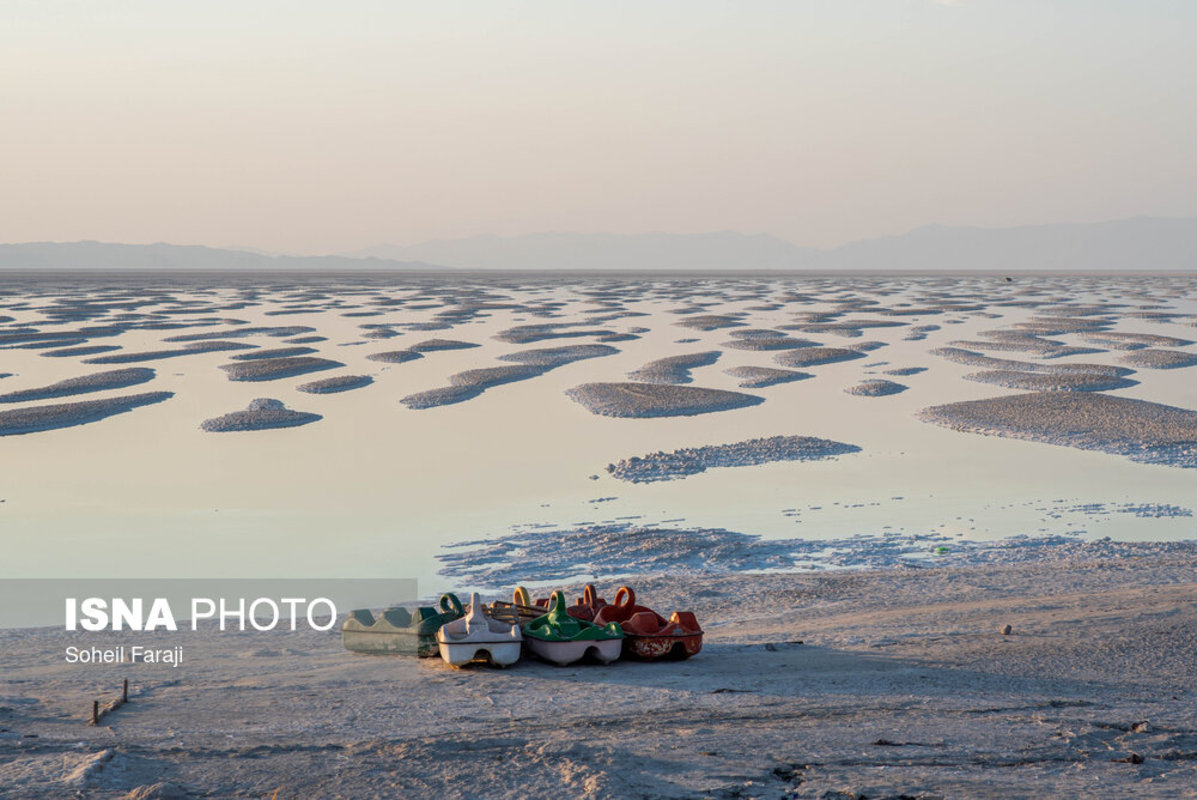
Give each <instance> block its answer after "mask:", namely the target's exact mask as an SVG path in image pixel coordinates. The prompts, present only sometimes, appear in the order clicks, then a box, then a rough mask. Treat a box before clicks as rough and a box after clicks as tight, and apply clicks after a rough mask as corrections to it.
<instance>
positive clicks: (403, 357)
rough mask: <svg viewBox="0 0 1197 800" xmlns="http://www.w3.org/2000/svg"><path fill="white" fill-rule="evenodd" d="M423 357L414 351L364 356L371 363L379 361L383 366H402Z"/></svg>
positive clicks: (392, 351)
mask: <svg viewBox="0 0 1197 800" xmlns="http://www.w3.org/2000/svg"><path fill="white" fill-rule="evenodd" d="M423 357H424V354H423V353H417V352H415V351H414V350H390V351H388V352H385V353H371V354H370V355H368V356H366V358H368V359H369V360H371V361H381V362H383V363H384V364H403V363H406V362H408V361H415V360H416V359H417V358H423Z"/></svg>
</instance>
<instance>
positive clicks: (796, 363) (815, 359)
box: [773, 347, 865, 367]
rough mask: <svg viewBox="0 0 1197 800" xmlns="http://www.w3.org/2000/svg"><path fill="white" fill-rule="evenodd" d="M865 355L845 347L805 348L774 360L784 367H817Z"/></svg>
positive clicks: (789, 351)
mask: <svg viewBox="0 0 1197 800" xmlns="http://www.w3.org/2000/svg"><path fill="white" fill-rule="evenodd" d="M864 355H865V354H864V353H862V352H860V351H859V350H848V349H846V348H843V347H804V348H802V349H800V350H786V351H784V352H781V353H778V354H777V355H775V356H773V360H774V361H776V362H777V363H778V364H781V365H782V366H783V367H817V366H821V365H823V364H835V363H838V362H840V361H852V360H854V359H857V358H864Z"/></svg>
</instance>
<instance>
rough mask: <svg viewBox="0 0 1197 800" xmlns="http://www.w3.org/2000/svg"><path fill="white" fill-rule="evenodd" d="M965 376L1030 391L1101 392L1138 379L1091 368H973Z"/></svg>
mask: <svg viewBox="0 0 1197 800" xmlns="http://www.w3.org/2000/svg"><path fill="white" fill-rule="evenodd" d="M964 377H965V378H966V379H968V380H970V381H978V382H979V383H992V384H994V385H997V386H1005V387H1006V388H1008V389H1023V390H1024V391H1030V392H1102V391H1108V390H1110V389H1125V388H1126V387H1128V386H1135V385H1137V384H1138V383H1139V382H1138V381H1136V380H1131V379H1130V378H1122V377H1118V376H1113V375H1102V374H1095V373H1091V372H1065V373H1058V374H1054V375H1052V374H1042V373H1035V372H1019V371H1017V370H1006V369H999V370H989V371H986V372H974V373H971V374H969V375H965V376H964Z"/></svg>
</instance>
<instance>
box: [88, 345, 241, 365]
mask: <svg viewBox="0 0 1197 800" xmlns="http://www.w3.org/2000/svg"><path fill="white" fill-rule="evenodd" d="M254 347H257V345H254V344H248V343H247V342H224V341H219V340H218V341H214V342H196V343H194V344H189V345H187V346H186V347H182V348H179V349H172V350H146V351H144V352H140V353H113V354H112V355H108V356H96V357H95V358H85V359H83V363H84V364H135V363H138V362H141V361H160V360H162V359H164V358H179V357H181V356H194V355H199V354H201V353H218V352H222V351H225V350H249V349H251V348H254Z"/></svg>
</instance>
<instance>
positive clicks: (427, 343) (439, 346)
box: [410, 339, 481, 353]
mask: <svg viewBox="0 0 1197 800" xmlns="http://www.w3.org/2000/svg"><path fill="white" fill-rule="evenodd" d="M471 347H481V345H478V344H475V343H474V342H463V341H459V340H457V339H425V340H424V341H422V342H417V343H416V344H413V345H412V346H411V348H410V349H411V350H415V351H416V352H417V353H430V352H433V351H435V350H467V349H469V348H471Z"/></svg>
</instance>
